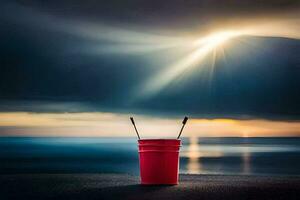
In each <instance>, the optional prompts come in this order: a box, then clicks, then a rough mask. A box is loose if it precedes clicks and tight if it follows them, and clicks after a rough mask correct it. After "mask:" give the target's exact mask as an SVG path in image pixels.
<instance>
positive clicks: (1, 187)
mask: <svg viewBox="0 0 300 200" xmlns="http://www.w3.org/2000/svg"><path fill="white" fill-rule="evenodd" d="M0 199H1V200H6V199H72V200H73V199H139V200H142V199H189V200H192V199H201V200H205V199H209V200H212V199H230V200H233V199H243V200H244V199H272V200H274V199H300V177H257V176H222V175H181V176H180V184H179V185H176V186H141V185H139V178H138V177H136V176H130V175H120V174H76V175H74V174H37V175H29V174H27V175H0Z"/></svg>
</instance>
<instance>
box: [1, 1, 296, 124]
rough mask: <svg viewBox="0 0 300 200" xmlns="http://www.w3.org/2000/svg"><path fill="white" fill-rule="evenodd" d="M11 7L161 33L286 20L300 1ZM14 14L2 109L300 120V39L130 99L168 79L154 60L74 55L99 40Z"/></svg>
mask: <svg viewBox="0 0 300 200" xmlns="http://www.w3.org/2000/svg"><path fill="white" fill-rule="evenodd" d="M5 5H6V8H10V9H13V8H14V7H16V9H20V8H22V9H23V8H24V9H25V8H26V9H33V10H34V11H37V12H39V13H47V15H50V16H55V17H57V19H62V20H63V19H68V20H70V19H74V21H75V22H76V20H77V19H78V18H82V19H85V20H87V19H90V20H91V21H93V22H95V20H96V21H97V20H99V21H101V22H105V23H106V24H107V23H110V22H115V23H120V24H122V23H124V24H128V23H132V24H134V23H138V24H139V25H143V26H144V27H147V26H148V25H150V26H157V27H160V26H165V25H166V24H167V22H170V26H173V25H176V24H178V25H180V26H187V24H186V23H190V24H189V25H191V26H193V25H192V24H196V21H197V20H198V19H199V20H200V21H205V20H206V19H208V20H213V19H217V18H222V17H223V18H227V17H228V18H229V17H232V16H235V17H244V16H245V17H246V16H258V15H266V14H270V13H271V14H274V15H278V13H279V14H283V13H288V12H289V11H294V10H297V9H298V8H299V1H279V0H278V1H264V3H261V1H221V2H220V1H179V0H176V1H172V2H170V1H164V2H162V1H103V2H102V1H86V2H85V3H82V1H59V2H56V1H49V2H44V1H43V2H41V1H16V3H13V4H12V3H5ZM8 5H9V6H8ZM22 9H20V10H22ZM20 10H19V11H20ZM11 11H12V10H11ZM11 11H8V10H6V13H5V14H3V15H1V17H2V18H0V21H1V22H3V23H1V24H2V25H1V42H0V58H1V59H0V72H1V73H0V99H1V106H0V109H2V111H24V110H25V111H34V112H82V111H98V110H113V111H116V112H117V111H119V112H142V113H153V114H175V115H179V114H190V115H193V116H202V117H203V116H204V117H212V118H213V117H234V118H247V117H261V118H271V119H275V118H276V119H277V118H278V119H299V116H300V105H299V102H300V91H299V87H300V79H299V77H300V67H299V66H300V58H299V56H298V55H299V53H300V41H299V40H297V39H283V38H263V37H244V38H241V41H237V42H236V43H235V44H234V45H233V44H232V45H230V46H228V48H227V49H226V59H224V58H222V59H219V60H218V61H217V63H216V65H215V68H214V73H213V76H212V77H211V78H209V79H208V78H207V77H208V76H209V73H210V72H209V71H208V70H207V71H205V70H204V71H202V72H201V73H200V72H199V71H197V67H195V68H196V70H194V71H193V73H187V74H183V75H182V77H179V78H178V79H179V80H177V81H174V82H173V83H172V84H171V85H169V86H168V88H165V89H164V90H162V91H160V93H158V94H156V95H155V96H152V97H151V98H149V99H142V100H139V101H129V99H130V97H131V96H130V95H131V94H132V91H133V90H135V88H138V87H136V86H137V85H140V84H142V83H143V81H145V80H146V79H148V78H149V77H151V76H154V75H155V74H156V73H159V70H160V68H158V67H157V66H156V67H153V66H151V65H150V64H149V63H151V62H153V61H151V58H150V59H149V58H148V57H147V56H145V55H143V54H142V55H105V54H88V53H78V51H74V52H72V51H70V49H71V50H72V49H75V50H76V49H80V48H84V47H86V46H87V47H88V46H89V45H92V44H93V43H94V42H95V41H94V40H90V39H88V38H82V37H78V36H76V35H72V34H68V33H66V32H62V31H56V30H52V29H51V28H49V29H48V28H45V27H47V24H41V25H39V27H37V26H32V24H30V23H29V22H30V20H29V21H26V19H18V16H22V17H25V18H26V12H25V13H23V14H20V12H17V13H13V12H11ZM9 12H11V15H15V17H13V16H11V18H14V20H11V19H10V18H9V17H10V16H9V14H8V13H9ZM29 15H30V13H28V16H29ZM37 20H38V19H37ZM199 20H198V23H199ZM19 21H23V22H24V21H25V23H19ZM57 23H58V24H59V22H58V21H57ZM101 42H102V43H105V41H101ZM100 44H101V43H100ZM100 44H99V45H100ZM241 49H243V50H241ZM158 54H159V52H158ZM149 60H150V61H149ZM205 65H206V66H209V65H210V63H209V62H207V63H206V64H205ZM195 68H194V69H195ZM199 68H200V66H199ZM207 68H209V67H207ZM198 72H199V73H198ZM9 102H11V103H9ZM24 102H25V103H24ZM74 102H75V103H74ZM49 105H51V106H49ZM56 105H57V107H56Z"/></svg>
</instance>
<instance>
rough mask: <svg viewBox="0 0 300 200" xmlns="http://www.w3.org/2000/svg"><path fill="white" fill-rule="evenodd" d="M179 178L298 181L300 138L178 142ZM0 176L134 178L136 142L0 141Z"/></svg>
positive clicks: (69, 140)
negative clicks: (241, 176)
mask: <svg viewBox="0 0 300 200" xmlns="http://www.w3.org/2000/svg"><path fill="white" fill-rule="evenodd" d="M180 172H181V173H193V174H247V175H252V174H255V175H300V138H197V137H191V138H183V146H182V149H181V152H180ZM0 173H2V174H6V173H130V174H135V175H137V174H139V166H138V153H137V142H136V139H135V138H28V137H27V138H5V137H3V138H0Z"/></svg>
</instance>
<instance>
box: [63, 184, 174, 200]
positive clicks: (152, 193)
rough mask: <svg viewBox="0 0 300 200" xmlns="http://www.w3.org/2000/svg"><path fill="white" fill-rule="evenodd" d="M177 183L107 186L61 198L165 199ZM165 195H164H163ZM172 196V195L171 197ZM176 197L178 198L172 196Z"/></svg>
mask: <svg viewBox="0 0 300 200" xmlns="http://www.w3.org/2000/svg"><path fill="white" fill-rule="evenodd" d="M176 187H177V186H176V185H155V186H154V185H153V186H152V185H140V184H134V185H125V186H124V185H123V186H113V187H105V188H98V189H97V188H93V189H86V190H84V191H81V192H80V193H76V194H75V193H74V194H71V193H69V194H68V195H64V196H61V197H60V198H59V199H139V200H140V199H164V198H163V196H165V194H170V191H172V190H174V189H175V188H176ZM162 195H163V196H162ZM169 198H171V197H169ZM172 199H176V198H172Z"/></svg>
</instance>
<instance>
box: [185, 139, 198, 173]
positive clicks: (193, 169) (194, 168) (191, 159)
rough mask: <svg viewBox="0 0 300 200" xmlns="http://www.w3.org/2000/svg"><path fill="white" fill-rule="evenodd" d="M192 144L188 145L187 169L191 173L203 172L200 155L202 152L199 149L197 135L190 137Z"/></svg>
mask: <svg viewBox="0 0 300 200" xmlns="http://www.w3.org/2000/svg"><path fill="white" fill-rule="evenodd" d="M189 140H190V145H189V147H188V152H187V155H186V156H187V157H188V163H187V171H188V173H191V174H199V173H200V172H201V164H200V161H199V159H200V157H201V155H200V154H201V153H200V151H199V145H198V138H197V137H190V138H189Z"/></svg>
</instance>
